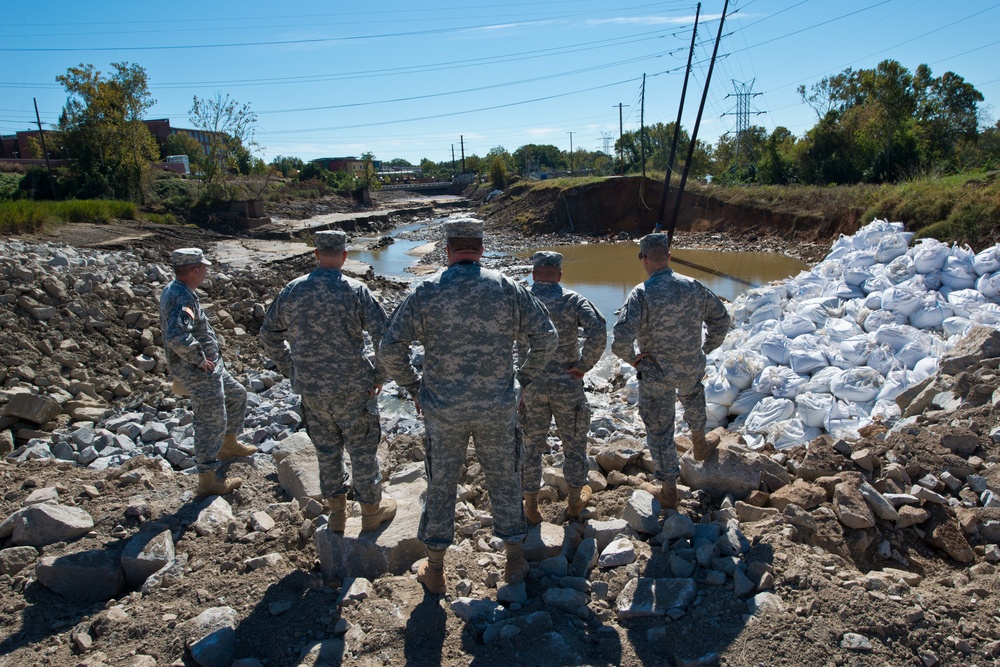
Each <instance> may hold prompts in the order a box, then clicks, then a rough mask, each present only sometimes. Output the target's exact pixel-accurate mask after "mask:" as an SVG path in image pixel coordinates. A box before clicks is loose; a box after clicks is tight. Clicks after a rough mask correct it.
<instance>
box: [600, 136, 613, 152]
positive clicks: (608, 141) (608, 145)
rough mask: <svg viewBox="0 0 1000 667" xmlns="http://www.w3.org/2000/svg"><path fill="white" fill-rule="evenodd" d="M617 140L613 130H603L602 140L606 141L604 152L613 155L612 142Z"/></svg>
mask: <svg viewBox="0 0 1000 667" xmlns="http://www.w3.org/2000/svg"><path fill="white" fill-rule="evenodd" d="M614 140H615V135H613V134H612V133H611V132H601V141H602V142H603V143H604V151H603V152H604V154H605V155H611V142H612V141H614Z"/></svg>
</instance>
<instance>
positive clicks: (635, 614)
mask: <svg viewBox="0 0 1000 667" xmlns="http://www.w3.org/2000/svg"><path fill="white" fill-rule="evenodd" d="M695 592H696V589H695V584H694V580H693V579H673V578H662V579H652V578H649V577H637V578H635V579H629V580H628V582H626V584H625V587H624V588H623V589H622V592H621V593H619V594H618V598H617V599H616V600H615V609H616V610H617V612H618V618H619V619H623V620H627V619H630V618H643V617H648V616H664V615H666V613H667V611H669V610H671V609H675V608H677V609H684V608H685V607H687V606H688V605H689V604H690V603H691V601H692V600H694V596H695Z"/></svg>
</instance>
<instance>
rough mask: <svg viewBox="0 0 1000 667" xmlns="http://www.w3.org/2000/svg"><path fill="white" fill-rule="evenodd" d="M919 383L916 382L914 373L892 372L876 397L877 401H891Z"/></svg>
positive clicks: (904, 371)
mask: <svg viewBox="0 0 1000 667" xmlns="http://www.w3.org/2000/svg"><path fill="white" fill-rule="evenodd" d="M915 382H918V380H914V376H913V372H912V371H907V370H897V371H892V372H891V373H889V375H887V376H886V378H885V383H884V384H883V385H882V388H881V389H879V392H878V396H876V398H875V400H876V401H891V400H894V399H895V398H896V397H897V396H899V395H900V394H902V393H903V392H904V391H906V390H907V389H909V388H910V386H911V385H912V384H914V383H915Z"/></svg>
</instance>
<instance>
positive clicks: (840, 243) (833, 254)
mask: <svg viewBox="0 0 1000 667" xmlns="http://www.w3.org/2000/svg"><path fill="white" fill-rule="evenodd" d="M854 250H855V247H854V237H853V236H845V235H843V234H841V235H840V236H839V237H838V238H837V240H836V241H834V242H833V245H832V246H830V252H829V254H827V256H826V258H827V259H841V258H843V257H846V256H847V255H848V254H849V253H851V252H854Z"/></svg>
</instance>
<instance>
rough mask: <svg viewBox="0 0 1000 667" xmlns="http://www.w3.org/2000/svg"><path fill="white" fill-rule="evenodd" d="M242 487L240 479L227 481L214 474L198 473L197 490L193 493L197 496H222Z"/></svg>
mask: <svg viewBox="0 0 1000 667" xmlns="http://www.w3.org/2000/svg"><path fill="white" fill-rule="evenodd" d="M242 485H243V479H242V478H240V477H231V478H229V479H225V478H221V477H219V476H218V475H216V474H215V472H214V471H213V472H200V473H198V489H197V490H196V491H195V494H196V495H199V496H224V495H226V494H227V493H232V492H233V491H235V490H236V489H238V488H240V487H241V486H242Z"/></svg>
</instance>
